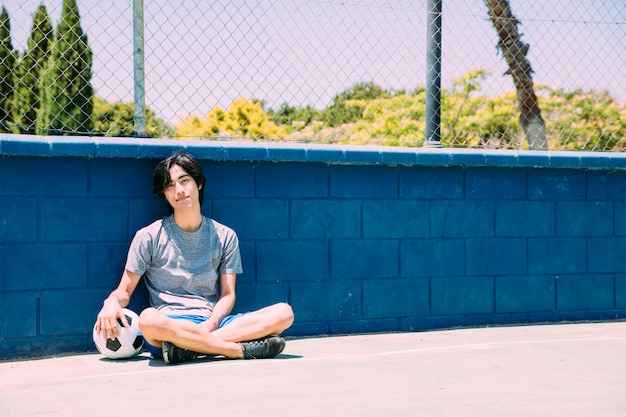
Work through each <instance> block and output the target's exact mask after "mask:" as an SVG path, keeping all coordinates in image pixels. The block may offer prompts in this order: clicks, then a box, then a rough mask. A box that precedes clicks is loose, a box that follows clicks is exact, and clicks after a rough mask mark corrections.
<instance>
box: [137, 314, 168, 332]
mask: <svg viewBox="0 0 626 417" xmlns="http://www.w3.org/2000/svg"><path fill="white" fill-rule="evenodd" d="M166 318H167V317H166V316H165V314H163V313H161V312H160V311H158V310H157V309H155V308H152V307H149V308H146V309H145V310H143V311H142V312H141V314H140V315H139V329H141V332H142V333H143V334H144V335H147V334H148V335H149V334H151V333H153V332H154V330H155V329H161V328H163V327H164V326H165V320H166Z"/></svg>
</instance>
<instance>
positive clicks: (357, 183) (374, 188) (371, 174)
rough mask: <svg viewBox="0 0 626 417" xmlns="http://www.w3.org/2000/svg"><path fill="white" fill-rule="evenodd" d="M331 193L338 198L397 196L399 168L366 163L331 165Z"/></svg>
mask: <svg viewBox="0 0 626 417" xmlns="http://www.w3.org/2000/svg"><path fill="white" fill-rule="evenodd" d="M330 195H331V197H336V198H353V197H359V198H389V197H397V195H398V175H397V170H396V168H392V167H379V166H366V165H358V166H352V165H337V166H331V167H330Z"/></svg>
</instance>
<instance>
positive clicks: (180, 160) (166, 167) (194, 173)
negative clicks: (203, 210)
mask: <svg viewBox="0 0 626 417" xmlns="http://www.w3.org/2000/svg"><path fill="white" fill-rule="evenodd" d="M174 165H178V166H180V167H181V168H182V169H184V170H185V171H186V172H187V174H189V175H191V177H192V178H193V179H194V181H195V182H196V184H197V185H198V188H199V191H198V193H199V195H200V205H202V200H203V199H204V184H206V177H205V176H204V173H203V172H202V167H201V166H200V164H199V163H198V161H197V160H196V158H194V157H193V156H191V155H189V154H184V153H176V154H174V155H172V156H170V157H169V158H166V159H164V160H162V161H161V162H159V164H158V165H157V166H156V168H155V169H154V174H153V178H152V179H153V182H152V192H153V193H154V194H156V195H158V196H159V197H161V198H162V199H164V200H165V201H166V202H167V199H166V198H165V188H166V187H167V185H168V184H169V183H170V181H172V178H171V176H170V169H171V168H172V166H174ZM167 208H168V209H169V211H170V214H171V213H173V212H174V208H173V207H172V206H171V205H170V203H167Z"/></svg>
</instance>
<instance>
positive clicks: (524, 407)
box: [0, 322, 626, 417]
mask: <svg viewBox="0 0 626 417" xmlns="http://www.w3.org/2000/svg"><path fill="white" fill-rule="evenodd" d="M38 415H59V416H122V415H124V416H130V415H133V416H148V415H152V416H196V415H197V416H277V417H279V416H289V417H292V416H454V417H459V416H481V417H485V416H498V417H501V416H506V417H512V416H524V417H529V416H567V417H572V416H584V417H590V416H596V417H597V416H616V417H617V416H620V417H623V416H624V415H626V322H617V323H585V324H561V325H546V326H520V327H494V328H480V329H461V330H445V331H433V332H426V333H390V334H376V335H354V336H342V337H317V338H303V339H290V340H288V342H287V347H286V349H285V351H284V352H283V353H282V354H281V355H279V356H278V357H277V358H275V359H266V360H252V361H245V360H224V359H214V358H212V359H202V360H199V361H196V362H193V363H185V364H181V365H165V364H164V363H163V362H162V361H160V360H155V359H151V358H150V357H149V356H148V354H147V353H142V354H141V355H140V356H138V357H137V358H134V359H132V360H125V361H112V360H107V359H104V357H103V356H101V355H99V354H80V355H69V356H64V357H55V358H46V359H36V360H21V361H2V362H0V416H38Z"/></svg>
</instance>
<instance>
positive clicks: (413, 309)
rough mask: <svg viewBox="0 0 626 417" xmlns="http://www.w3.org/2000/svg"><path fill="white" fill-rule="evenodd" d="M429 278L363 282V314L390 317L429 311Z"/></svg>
mask: <svg viewBox="0 0 626 417" xmlns="http://www.w3.org/2000/svg"><path fill="white" fill-rule="evenodd" d="M428 291H429V289H428V280H427V279H376V280H367V281H364V282H363V316H364V317H365V318H376V319H378V318H388V317H408V316H424V315H427V314H428V313H429V302H428V298H429V294H428Z"/></svg>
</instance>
